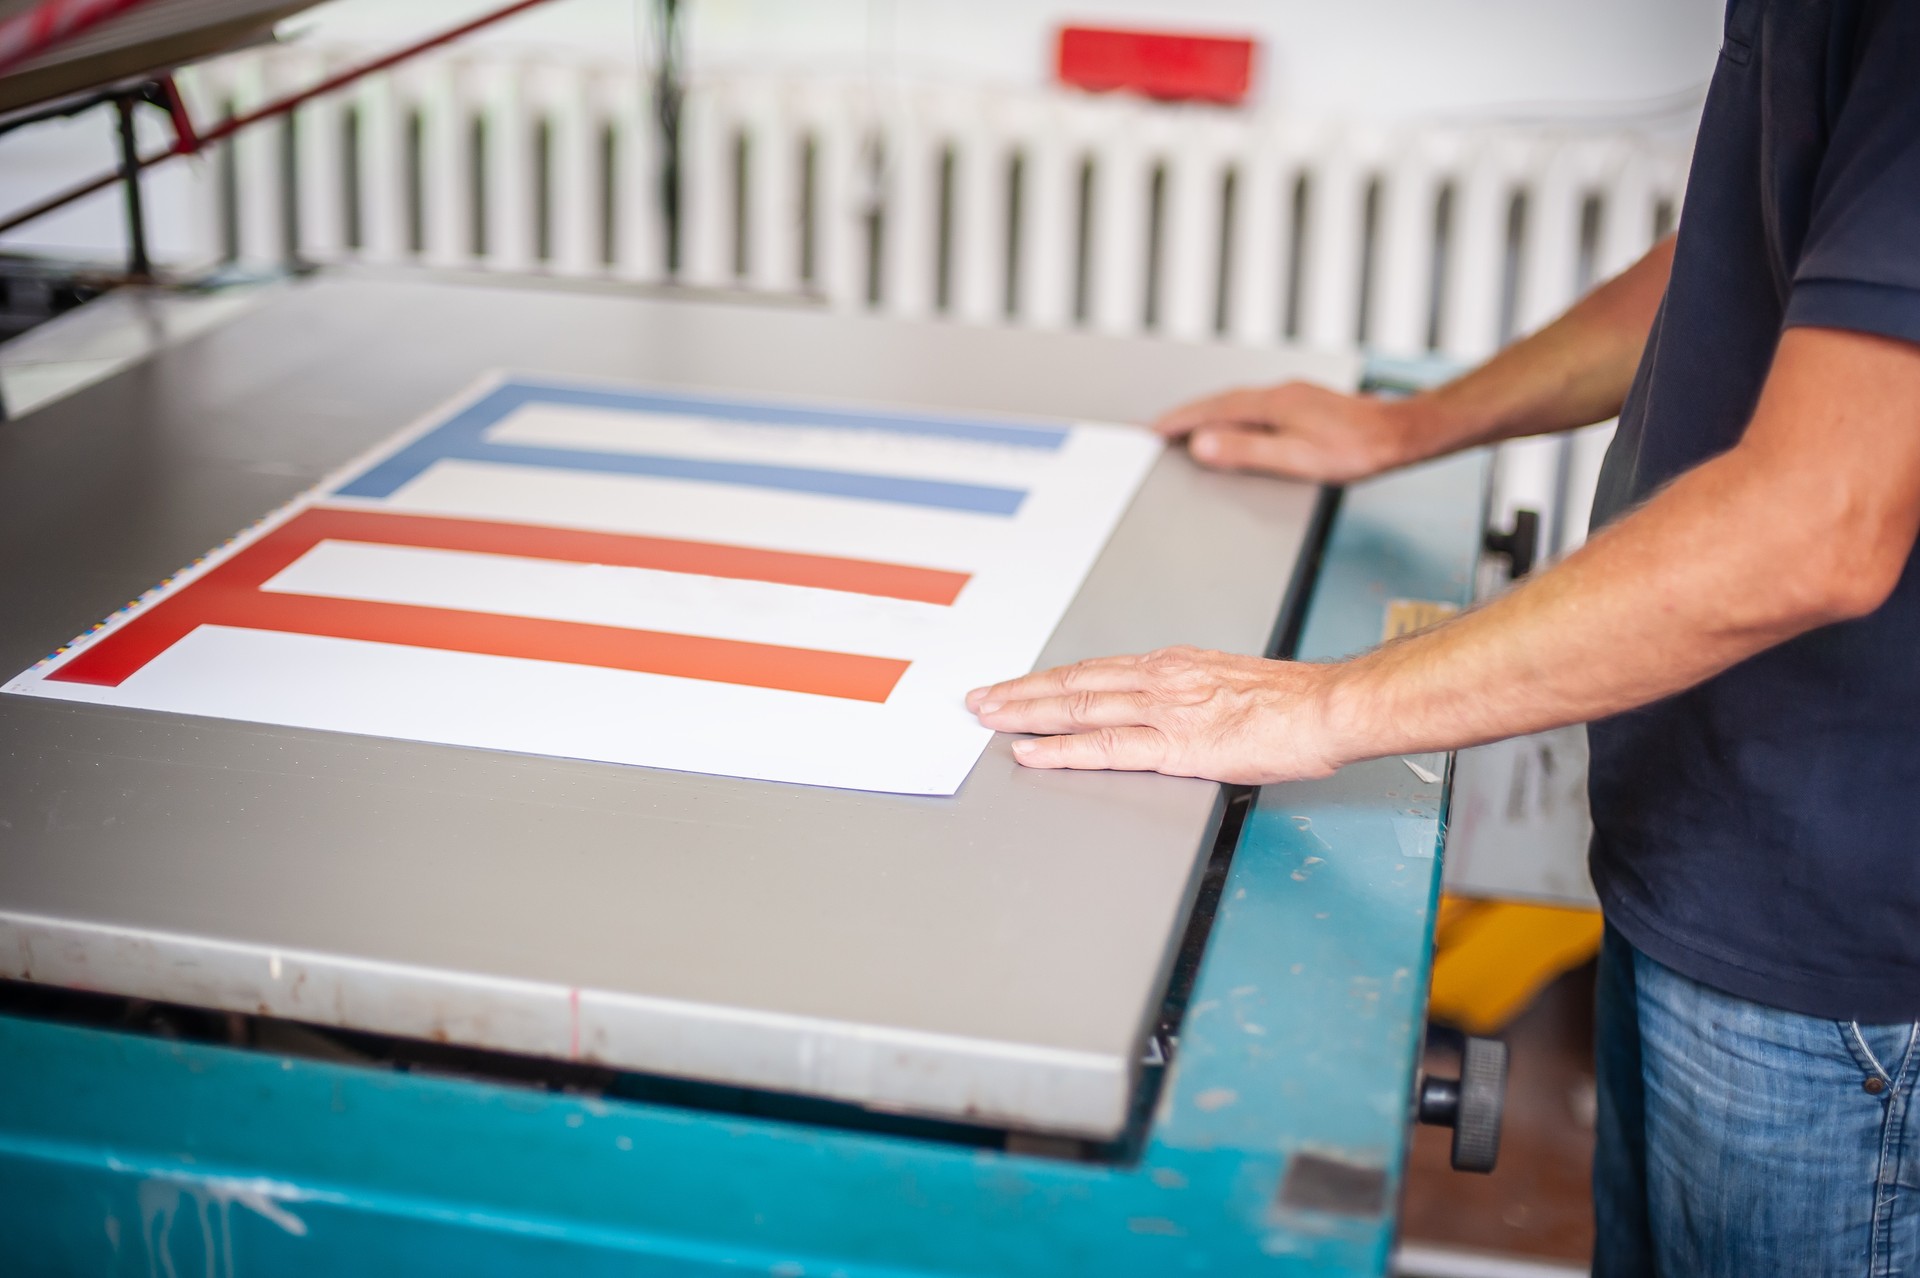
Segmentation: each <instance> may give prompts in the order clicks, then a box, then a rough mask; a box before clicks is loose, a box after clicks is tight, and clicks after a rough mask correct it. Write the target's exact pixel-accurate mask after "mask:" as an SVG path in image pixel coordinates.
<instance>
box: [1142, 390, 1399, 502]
mask: <svg viewBox="0 0 1920 1278" xmlns="http://www.w3.org/2000/svg"><path fill="white" fill-rule="evenodd" d="M1413 416H1414V412H1413V410H1412V408H1411V407H1410V406H1409V404H1408V402H1407V401H1404V400H1385V399H1377V398H1375V397H1373V396H1370V395H1346V394H1342V393H1341V392H1339V391H1334V390H1328V389H1327V388H1326V387H1324V386H1315V385H1313V384H1312V383H1310V382H1286V383H1283V384H1282V385H1279V386H1270V387H1258V388H1250V389H1245V390H1230V391H1225V392H1223V393H1221V394H1218V395H1209V396H1207V397H1206V398H1205V399H1198V400H1195V401H1193V402H1192V403H1191V404H1185V405H1182V406H1181V407H1179V408H1176V409H1174V410H1173V411H1172V412H1170V413H1168V414H1166V415H1165V416H1164V417H1162V418H1161V419H1160V420H1159V421H1157V422H1155V423H1154V424H1153V428H1154V429H1155V430H1156V431H1158V432H1159V433H1160V434H1162V435H1164V436H1166V437H1167V438H1168V439H1173V440H1178V439H1185V440H1186V441H1187V451H1189V452H1190V453H1192V454H1193V457H1194V460H1196V461H1198V462H1199V463H1200V464H1201V465H1203V466H1212V467H1214V468H1216V469H1219V470H1251V471H1260V472H1263V473H1265V474H1269V475H1279V476H1282V477H1284V478H1287V479H1305V480H1311V481H1313V482H1315V483H1324V484H1345V483H1351V482H1352V481H1354V480H1357V479H1365V478H1367V477H1368V476H1369V475H1377V474H1379V473H1380V472H1381V471H1383V470H1391V469H1393V468H1394V467H1395V466H1399V465H1404V464H1405V463H1407V462H1410V461H1414V460H1417V452H1416V448H1415V441H1416V440H1417V438H1418V437H1419V435H1420V431H1419V430H1418V428H1417V426H1416V424H1415V422H1414V421H1413V420H1412V419H1413Z"/></svg>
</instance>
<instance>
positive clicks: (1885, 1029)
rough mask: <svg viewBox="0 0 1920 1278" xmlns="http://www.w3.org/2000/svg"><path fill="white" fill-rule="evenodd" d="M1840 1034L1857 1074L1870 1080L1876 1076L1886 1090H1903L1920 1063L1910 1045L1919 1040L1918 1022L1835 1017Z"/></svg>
mask: <svg viewBox="0 0 1920 1278" xmlns="http://www.w3.org/2000/svg"><path fill="white" fill-rule="evenodd" d="M1835 1025H1836V1026H1837V1028H1838V1029H1839V1030H1840V1037H1841V1038H1842V1039H1843V1040H1845V1042H1846V1044H1847V1050H1848V1051H1849V1052H1851V1053H1852V1054H1853V1059H1854V1063H1855V1064H1857V1065H1859V1066H1860V1071H1861V1075H1862V1077H1863V1078H1865V1079H1866V1080H1868V1090H1869V1091H1873V1090H1875V1089H1874V1088H1873V1087H1872V1086H1871V1083H1872V1081H1873V1080H1876V1079H1877V1080H1879V1082H1880V1084H1881V1086H1882V1087H1885V1088H1887V1089H1888V1090H1896V1089H1897V1090H1904V1089H1905V1088H1906V1087H1908V1086H1909V1085H1911V1083H1912V1082H1913V1077H1912V1076H1913V1072H1914V1070H1915V1069H1916V1067H1920V1060H1916V1059H1915V1052H1914V1048H1915V1045H1916V1043H1920V1024H1911V1025H1902V1024H1899V1023H1894V1024H1891V1025H1862V1024H1861V1023H1860V1022H1859V1021H1837V1022H1835Z"/></svg>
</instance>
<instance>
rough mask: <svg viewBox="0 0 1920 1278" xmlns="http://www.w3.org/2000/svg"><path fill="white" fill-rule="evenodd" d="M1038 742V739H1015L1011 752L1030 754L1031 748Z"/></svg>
mask: <svg viewBox="0 0 1920 1278" xmlns="http://www.w3.org/2000/svg"><path fill="white" fill-rule="evenodd" d="M1039 744H1040V743H1039V742H1038V741H1016V742H1014V743H1013V752H1014V753H1015V754H1019V755H1028V754H1032V753H1033V748H1034V747H1035V746H1037V745H1039Z"/></svg>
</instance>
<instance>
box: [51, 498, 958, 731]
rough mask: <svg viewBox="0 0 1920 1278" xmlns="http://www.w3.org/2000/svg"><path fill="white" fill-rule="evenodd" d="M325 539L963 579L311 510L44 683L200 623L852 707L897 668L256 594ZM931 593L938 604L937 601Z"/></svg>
mask: <svg viewBox="0 0 1920 1278" xmlns="http://www.w3.org/2000/svg"><path fill="white" fill-rule="evenodd" d="M327 539H334V540H344V541H359V542H370V543H374V544H379V545H399V546H422V547H428V548H432V549H440V550H462V551H476V552H479V553H485V554H512V555H517V556H520V557H523V558H538V559H558V560H565V561H568V562H576V563H600V564H615V565H618V566H622V567H645V568H659V569H663V570H665V571H670V572H700V573H703V574H704V575H709V576H724V577H737V578H746V579H751V580H756V581H779V582H784V583H787V584H793V585H810V586H823V587H825V588H829V589H843V590H856V591H859V592H860V593H867V594H886V595H889V596H890V597H893V598H918V599H923V600H926V601H928V602H951V600H952V597H953V594H955V593H957V592H958V590H959V586H960V585H961V584H964V583H965V581H966V578H965V577H964V576H963V575H961V574H957V573H938V572H934V571H933V570H929V569H917V568H907V567H902V566H900V565H896V564H877V563H866V562H864V561H860V560H850V559H829V558H823V557H818V556H811V555H793V554H787V553H785V552H781V551H761V550H751V549H747V548H744V547H734V546H716V545H710V544H706V543H701V542H678V541H671V540H666V539H661V538H652V537H623V536H618V535H615V534H608V533H585V532H574V531H569V530H565V529H557V528H538V527H534V526H531V525H505V524H490V523H483V522H481V521H478V520H462V519H438V518H433V517H428V516H417V515H389V514H384V513H377V512H370V511H350V510H334V509H325V508H316V509H312V510H307V511H304V512H302V513H301V514H299V515H296V516H295V517H294V518H292V519H290V520H288V521H287V522H286V523H284V524H282V525H281V526H280V527H278V528H275V529H273V530H272V531H271V532H269V533H267V534H266V535H265V536H263V537H261V538H260V539H259V540H258V541H256V542H254V543H253V544H252V545H250V546H248V547H246V548H245V549H244V550H242V551H240V552H239V553H238V554H236V555H234V556H233V557H232V558H231V559H228V560H227V561H226V562H225V563H223V564H221V565H219V566H218V567H217V568H214V569H213V570H212V571H210V572H208V573H206V574H205V575H204V576H202V577H200V578H198V579H197V580H195V581H193V582H192V583H190V584H189V585H187V586H186V587H184V588H182V589H181V590H180V591H179V592H177V593H176V594H174V595H172V596H170V597H169V598H167V599H164V600H162V601H161V602H160V603H158V604H155V605H153V606H152V607H150V608H148V609H147V610H146V611H145V612H143V613H140V614H139V615H138V616H136V617H134V618H133V619H132V620H131V621H129V622H127V623H126V624H125V625H123V626H121V627H120V628H119V629H117V630H115V631H114V632H113V633H112V634H109V635H107V636H105V637H104V638H102V639H101V640H99V641H98V642H97V643H95V644H93V645H92V646H91V647H89V648H87V649H86V650H85V651H83V652H81V653H80V654H79V655H77V656H75V657H74V658H73V659H72V660H71V661H69V662H67V663H66V664H65V665H63V666H61V667H60V668H59V669H57V670H55V671H54V672H53V673H52V674H50V675H48V676H47V678H48V679H50V680H55V681H59V682H64V683H85V684H96V685H101V686H105V687H118V686H119V685H120V684H121V683H123V682H124V681H125V680H126V679H127V678H128V677H129V676H131V675H132V674H133V673H134V672H135V671H137V670H139V669H140V668H141V667H143V666H145V665H146V664H147V663H148V662H149V661H152V660H153V659H154V658H155V657H157V656H159V655H160V654H161V653H162V652H165V651H166V650H167V649H168V648H170V647H172V646H173V645H174V644H176V643H178V642H179V641H180V640H181V639H183V638H185V637H186V636H187V635H188V634H190V633H192V632H193V631H194V630H195V629H196V628H198V627H200V626H232V627H235V628H239V629H246V630H271V631H281V632H286V633H290V634H310V635H325V636H328V637H331V638H336V639H358V640H364V641H367V642H370V643H390V644H400V645H404V646H408V647H416V648H437V649H442V650H445V651H450V652H472V653H483V654H487V655H490V656H500V657H519V658H524V659H527V660H532V661H558V662H565V663H568V664H572V665H586V666H601V667H605V668H607V669H613V670H635V671H643V672H646V673H649V674H662V675H674V676H678V677H680V678H686V679H704V680H709V681H712V682H716V683H735V684H745V685H748V686H751V687H758V688H779V689H784V690H786V691H790V692H808V693H814V694H817V695H820V696H828V697H845V698H849V699H852V700H856V701H885V700H886V699H887V696H888V695H889V694H890V693H891V692H892V691H893V688H894V685H895V684H896V683H898V682H899V680H900V676H901V675H902V674H904V673H905V672H906V668H907V663H906V662H905V661H899V660H894V659H891V658H886V657H867V656H857V655H854V654H850V653H840V652H821V651H817V650H814V649H809V648H786V647H781V646H779V645H776V644H759V643H743V642H740V641H738V640H731V639H710V638H705V637H702V636H697V635H679V634H668V633H665V632H662V631H652V630H628V629H625V628H623V627H619V626H595V625H586V624H582V623H579V622H570V621H547V620H542V619H538V618H532V617H510V616H504V615H500V614H495V613H483V612H466V611H461V610H457V609H451V608H420V607H414V606H412V605H409V604H391V603H375V602H370V601H366V600H355V599H332V598H325V599H323V598H318V597H315V596H311V595H296V594H287V593H282V592H279V591H265V590H262V589H261V586H262V585H264V584H265V583H266V582H267V581H268V580H270V579H271V578H272V577H273V576H274V575H275V574H277V573H279V572H280V571H281V570H282V569H284V568H286V567H287V566H288V565H290V564H292V563H293V562H294V561H295V560H297V559H299V558H300V557H301V556H302V555H304V554H306V553H307V551H308V550H311V549H312V548H313V547H314V546H315V545H316V544H318V543H319V542H321V541H323V540H327ZM833 583H840V584H833ZM863 587H864V588H863ZM915 592H917V593H915ZM943 592H944V593H945V598H944V599H942V598H939V597H938V596H939V595H941V594H942V593H943Z"/></svg>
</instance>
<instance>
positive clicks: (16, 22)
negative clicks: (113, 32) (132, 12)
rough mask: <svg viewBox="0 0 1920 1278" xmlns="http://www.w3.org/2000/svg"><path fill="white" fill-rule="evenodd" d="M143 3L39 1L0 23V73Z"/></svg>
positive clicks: (139, 0) (137, 0)
mask: <svg viewBox="0 0 1920 1278" xmlns="http://www.w3.org/2000/svg"><path fill="white" fill-rule="evenodd" d="M145 3H147V0H42V2H41V3H40V4H38V5H35V6H34V7H33V8H31V9H29V10H27V11H26V12H25V13H23V14H20V15H18V16H17V17H13V18H9V19H7V20H6V21H5V22H0V72H5V71H7V70H8V69H9V68H12V67H14V66H17V65H19V64H20V63H22V62H25V61H26V60H27V59H28V58H32V57H35V56H36V55H38V54H41V53H45V52H46V51H47V50H48V49H51V48H52V47H53V46H54V45H56V44H59V43H60V42H61V41H63V40H67V39H71V38H72V37H74V36H77V35H79V34H80V33H81V32H82V31H85V30H86V29H87V28H88V27H93V26H98V25H99V24H100V23H102V22H105V21H106V20H107V19H108V18H112V17H117V16H118V15H120V14H122V13H125V12H126V11H127V10H128V9H134V8H138V7H139V6H140V5H143V4H145Z"/></svg>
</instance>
